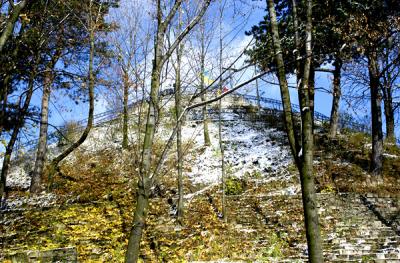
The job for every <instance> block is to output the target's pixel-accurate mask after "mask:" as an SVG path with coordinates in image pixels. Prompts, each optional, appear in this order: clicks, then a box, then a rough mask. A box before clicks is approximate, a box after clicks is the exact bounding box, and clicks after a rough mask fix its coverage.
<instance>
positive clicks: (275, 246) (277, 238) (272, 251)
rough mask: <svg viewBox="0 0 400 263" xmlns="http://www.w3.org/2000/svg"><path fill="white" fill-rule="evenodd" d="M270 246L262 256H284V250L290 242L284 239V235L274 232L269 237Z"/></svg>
mask: <svg viewBox="0 0 400 263" xmlns="http://www.w3.org/2000/svg"><path fill="white" fill-rule="evenodd" d="M268 243H269V246H267V247H266V248H265V249H264V251H263V253H262V256H263V257H264V258H265V257H266V258H271V257H272V258H282V257H283V255H284V250H285V249H286V248H287V247H288V243H287V242H286V240H285V239H284V235H283V236H281V235H278V234H276V233H273V234H272V235H271V236H270V238H269V242H268Z"/></svg>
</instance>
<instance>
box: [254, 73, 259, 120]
mask: <svg viewBox="0 0 400 263" xmlns="http://www.w3.org/2000/svg"><path fill="white" fill-rule="evenodd" d="M254 71H255V73H257V66H254ZM256 96H257V114H258V118H260V113H261V101H260V90H259V86H258V79H256Z"/></svg>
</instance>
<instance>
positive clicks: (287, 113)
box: [267, 0, 300, 167]
mask: <svg viewBox="0 0 400 263" xmlns="http://www.w3.org/2000/svg"><path fill="white" fill-rule="evenodd" d="M267 6H268V11H269V15H270V19H271V33H272V39H273V41H272V42H273V46H274V52H275V63H276V66H277V75H278V81H279V86H280V91H281V98H282V105H283V115H284V123H285V127H286V132H287V135H288V140H289V146H290V149H291V152H292V155H293V156H294V159H295V161H296V164H297V166H298V167H299V164H300V163H299V158H298V152H299V151H300V146H299V144H298V141H297V140H296V136H295V132H294V127H295V125H294V120H293V116H292V106H291V102H290V93H289V87H288V82H287V79H286V72H285V65H284V62H283V55H282V48H281V40H280V37H279V30H278V22H277V18H276V11H275V6H274V1H273V0H267Z"/></svg>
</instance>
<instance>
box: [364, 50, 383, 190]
mask: <svg viewBox="0 0 400 263" xmlns="http://www.w3.org/2000/svg"><path fill="white" fill-rule="evenodd" d="M368 72H369V88H370V92H371V118H372V156H371V173H372V175H373V176H374V179H373V180H374V181H375V182H377V183H379V182H381V181H382V165H383V164H382V156H383V132H382V109H381V102H382V98H381V95H380V94H379V66H378V57H377V52H376V50H372V51H370V52H368Z"/></svg>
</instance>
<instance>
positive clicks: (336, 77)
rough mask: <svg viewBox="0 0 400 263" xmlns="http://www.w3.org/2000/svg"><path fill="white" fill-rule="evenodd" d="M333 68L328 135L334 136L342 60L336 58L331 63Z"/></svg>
mask: <svg viewBox="0 0 400 263" xmlns="http://www.w3.org/2000/svg"><path fill="white" fill-rule="evenodd" d="M333 65H334V67H335V69H334V71H333V93H332V108H331V118H330V125H329V137H331V138H335V137H336V133H337V130H338V128H339V127H338V124H339V102H340V97H341V94H342V89H341V71H342V60H341V59H340V58H336V59H335V62H334V63H333Z"/></svg>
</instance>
